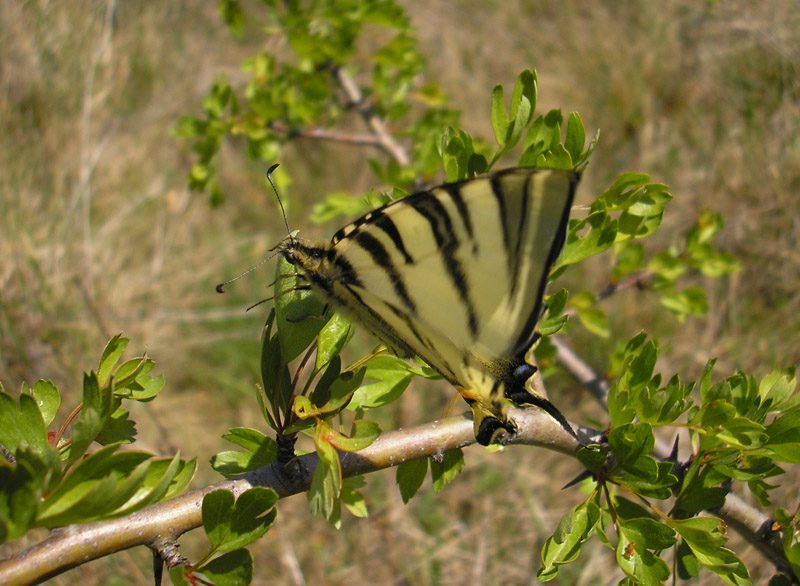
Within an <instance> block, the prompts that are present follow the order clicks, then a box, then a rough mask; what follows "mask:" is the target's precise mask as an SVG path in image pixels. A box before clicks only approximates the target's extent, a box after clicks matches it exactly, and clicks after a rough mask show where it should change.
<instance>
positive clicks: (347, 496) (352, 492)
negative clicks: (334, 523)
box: [342, 476, 369, 519]
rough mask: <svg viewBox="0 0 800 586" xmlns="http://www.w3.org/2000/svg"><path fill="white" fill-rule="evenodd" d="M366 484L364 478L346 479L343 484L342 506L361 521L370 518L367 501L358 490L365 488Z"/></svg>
mask: <svg viewBox="0 0 800 586" xmlns="http://www.w3.org/2000/svg"><path fill="white" fill-rule="evenodd" d="M365 484H366V482H365V481H364V477H363V476H353V477H351V478H345V479H344V481H343V482H342V504H344V506H345V507H347V510H348V511H350V514H351V515H353V516H354V517H358V518H359V519H365V518H366V517H368V516H369V511H368V510H367V501H366V500H365V499H364V495H362V494H361V493H360V492H359V491H358V489H359V488H363V487H364V485H365Z"/></svg>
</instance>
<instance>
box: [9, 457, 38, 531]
mask: <svg viewBox="0 0 800 586" xmlns="http://www.w3.org/2000/svg"><path fill="white" fill-rule="evenodd" d="M32 457H33V458H38V456H36V455H35V453H33V452H31V451H30V450H24V449H20V450H17V461H16V464H15V465H14V466H5V465H0V487H2V490H0V543H5V542H7V541H11V540H13V539H17V538H19V537H22V536H23V535H25V534H26V533H27V532H28V530H29V529H30V528H31V527H33V525H34V522H35V520H36V515H37V512H38V506H39V499H40V496H41V491H42V485H43V484H44V478H42V474H40V473H39V471H38V470H37V468H38V466H35V465H32V463H31V462H30V459H31V458H32Z"/></svg>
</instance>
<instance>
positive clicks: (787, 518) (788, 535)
mask: <svg viewBox="0 0 800 586" xmlns="http://www.w3.org/2000/svg"><path fill="white" fill-rule="evenodd" d="M775 520H776V521H777V522H778V523H780V525H781V528H782V529H783V531H782V534H783V540H782V542H783V551H784V553H785V554H786V560H787V561H788V562H789V565H790V566H791V568H792V572H794V575H795V576H800V530H798V527H800V514H798V513H795V515H794V516H791V515H789V513H788V512H787V511H785V510H783V509H778V510H777V511H776V512H775Z"/></svg>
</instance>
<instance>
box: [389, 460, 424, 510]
mask: <svg viewBox="0 0 800 586" xmlns="http://www.w3.org/2000/svg"><path fill="white" fill-rule="evenodd" d="M427 472H428V459H427V458H419V459H417V460H407V461H405V462H403V463H401V464H400V465H399V466H398V467H397V473H396V477H395V480H396V482H397V486H398V488H400V497H401V498H402V499H403V502H404V503H408V501H410V500H411V498H412V497H413V496H414V495H415V494H417V491H418V490H419V489H420V487H421V486H422V483H423V482H424V480H425V474H426V473H427Z"/></svg>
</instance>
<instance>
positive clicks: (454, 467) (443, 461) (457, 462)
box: [430, 448, 464, 492]
mask: <svg viewBox="0 0 800 586" xmlns="http://www.w3.org/2000/svg"><path fill="white" fill-rule="evenodd" d="M430 460H431V478H432V479H433V491H434V492H441V491H442V490H444V487H445V486H447V485H448V484H450V483H451V482H452V481H453V479H454V478H455V477H456V476H458V473H459V472H461V469H462V468H463V467H464V452H462V451H461V450H460V449H458V448H456V449H454V450H448V451H446V452H445V453H444V454H442V455H441V456H439V457H435V456H434V457H431V459H430Z"/></svg>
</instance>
